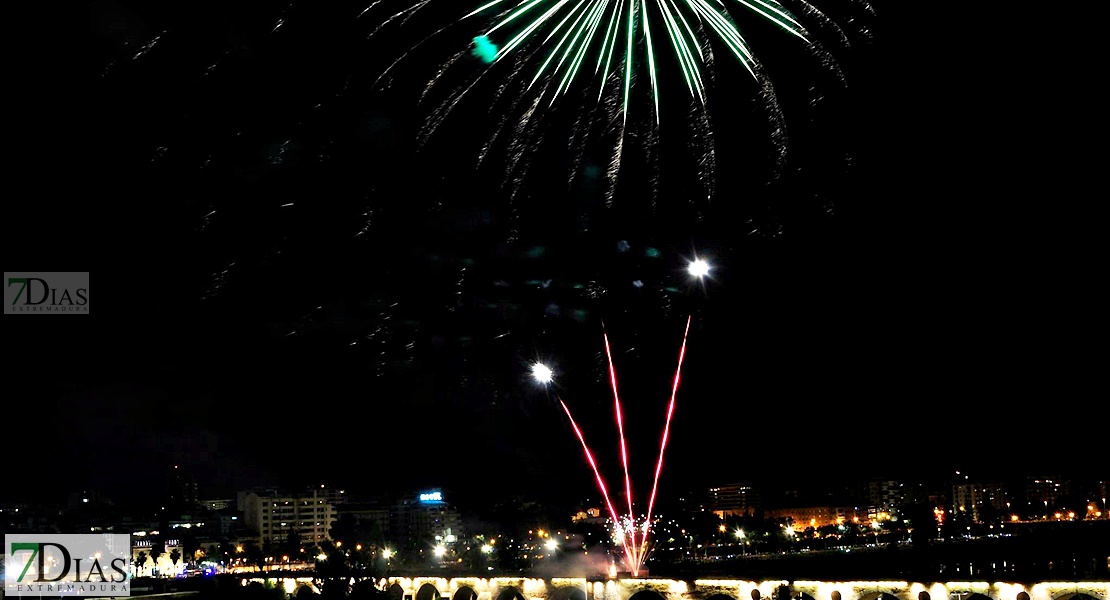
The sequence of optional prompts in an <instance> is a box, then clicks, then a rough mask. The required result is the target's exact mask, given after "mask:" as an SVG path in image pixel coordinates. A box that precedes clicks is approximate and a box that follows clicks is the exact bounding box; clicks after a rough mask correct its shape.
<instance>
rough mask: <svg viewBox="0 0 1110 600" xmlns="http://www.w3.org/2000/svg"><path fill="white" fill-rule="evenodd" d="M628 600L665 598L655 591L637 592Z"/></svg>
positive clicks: (658, 599)
mask: <svg viewBox="0 0 1110 600" xmlns="http://www.w3.org/2000/svg"><path fill="white" fill-rule="evenodd" d="M628 600H667V598H666V597H665V596H663V594H660V593H659V592H657V591H655V590H639V591H637V592H636V593H634V594H632V595H631V596H629V597H628Z"/></svg>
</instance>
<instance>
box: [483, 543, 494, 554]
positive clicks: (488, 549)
mask: <svg viewBox="0 0 1110 600" xmlns="http://www.w3.org/2000/svg"><path fill="white" fill-rule="evenodd" d="M490 552H493V546H490V545H489V544H483V545H482V554H489V553H490Z"/></svg>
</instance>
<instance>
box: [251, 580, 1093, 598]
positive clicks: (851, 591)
mask: <svg viewBox="0 0 1110 600" xmlns="http://www.w3.org/2000/svg"><path fill="white" fill-rule="evenodd" d="M257 579H259V580H265V579H269V580H275V581H277V582H280V583H281V584H282V585H284V587H285V589H286V591H288V592H289V593H291V594H292V593H294V592H295V591H296V589H297V588H299V587H300V586H302V585H307V586H309V587H312V588H313V589H315V585H314V583H313V580H312V578H311V577H297V578H280V577H269V578H267V577H259V578H257ZM377 583H378V586H379V587H380V588H381V589H383V590H386V591H387V592H389V594H390V596H391V599H390V600H1110V581H1045V582H1040V583H1005V582H998V581H994V582H988V581H948V582H929V583H915V582H911V581H785V580H768V581H746V580H740V579H695V580H692V581H682V580H675V579H635V578H620V579H608V580H604V579H592V578H591V579H587V578H585V577H552V578H548V579H540V578H532V577H489V578H484V577H451V578H446V577H389V578H383V579H381V580H379V581H378V582H377ZM245 584H246V580H244V585H245ZM316 591H318V590H316Z"/></svg>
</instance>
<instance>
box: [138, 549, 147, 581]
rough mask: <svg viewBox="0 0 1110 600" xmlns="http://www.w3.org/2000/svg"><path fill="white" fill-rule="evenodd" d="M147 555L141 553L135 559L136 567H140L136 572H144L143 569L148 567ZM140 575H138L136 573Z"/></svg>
mask: <svg viewBox="0 0 1110 600" xmlns="http://www.w3.org/2000/svg"><path fill="white" fill-rule="evenodd" d="M146 561H147V555H146V552H143V551H141V550H140V551H139V555H138V556H137V557H135V565H136V566H137V567H138V568H137V569H136V570H137V571H139V572H142V570H143V567H145V566H146ZM136 575H138V573H136Z"/></svg>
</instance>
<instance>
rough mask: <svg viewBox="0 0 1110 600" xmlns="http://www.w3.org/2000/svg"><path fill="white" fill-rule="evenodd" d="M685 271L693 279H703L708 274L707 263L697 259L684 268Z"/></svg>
mask: <svg viewBox="0 0 1110 600" xmlns="http://www.w3.org/2000/svg"><path fill="white" fill-rule="evenodd" d="M686 270H687V271H689V273H690V274H691V275H693V276H694V277H705V276H706V275H708V274H709V263H707V262H705V261H704V260H702V259H700V258H697V259H694V260H693V262H691V263H690V265H689V266H688V267H686Z"/></svg>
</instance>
